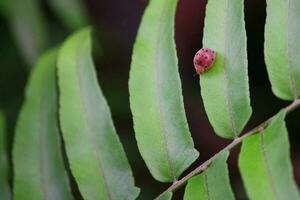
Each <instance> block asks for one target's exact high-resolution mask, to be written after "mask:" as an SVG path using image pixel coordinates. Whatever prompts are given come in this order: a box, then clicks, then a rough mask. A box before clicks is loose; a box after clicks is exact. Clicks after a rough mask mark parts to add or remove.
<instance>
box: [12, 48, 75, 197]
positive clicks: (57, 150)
mask: <svg viewBox="0 0 300 200" xmlns="http://www.w3.org/2000/svg"><path fill="white" fill-rule="evenodd" d="M56 58H57V50H56V49H54V50H51V51H49V52H47V53H45V54H44V55H43V56H42V57H41V58H40V59H39V61H38V63H37V65H36V66H35V69H34V70H33V72H32V75H31V77H30V80H29V83H28V85H27V90H26V96H25V102H24V103H23V106H22V109H21V112H20V114H19V118H18V122H17V128H16V135H15V142H14V148H13V164H14V199H15V200H24V199H31V200H40V199H53V200H54V199H55V200H69V199H73V197H72V194H71V191H70V187H69V180H68V177H67V173H66V171H65V168H64V163H63V159H62V152H61V141H60V137H59V128H58V119H57V116H58V115H57V112H58V102H57V88H56V86H57V85H56V69H55V66H56V65H55V63H56Z"/></svg>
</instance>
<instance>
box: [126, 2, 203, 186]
mask: <svg viewBox="0 0 300 200" xmlns="http://www.w3.org/2000/svg"><path fill="white" fill-rule="evenodd" d="M176 5H177V0H165V1H161V0H152V1H151V2H150V4H149V5H148V7H147V9H146V11H145V14H144V16H143V19H142V23H141V25H140V28H139V31H138V35H137V38H136V42H135V45H134V50H133V55H132V63H131V70H130V80H129V93H130V106H131V110H132V114H133V121H134V129H135V135H136V140H137V143H138V147H139V150H140V152H141V155H142V157H143V158H144V160H145V162H146V164H147V166H148V168H149V170H150V172H151V174H152V175H153V177H154V178H155V179H157V180H159V181H162V182H170V181H174V180H176V179H177V178H178V176H179V175H180V174H181V173H182V172H183V171H184V170H185V169H186V168H187V167H189V166H190V164H191V163H192V162H194V160H195V159H196V158H197V157H198V152H197V151H196V150H195V149H194V148H193V147H194V144H193V140H192V138H191V136H190V132H189V128H188V125H187V120H186V117H185V112H184V106H183V98H182V94H181V83H180V78H179V74H178V64H177V63H178V61H177V57H176V48H175V42H174V18H175V10H176Z"/></svg>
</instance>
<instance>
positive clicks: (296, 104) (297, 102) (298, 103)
mask: <svg viewBox="0 0 300 200" xmlns="http://www.w3.org/2000/svg"><path fill="white" fill-rule="evenodd" d="M298 107H300V99H296V100H294V102H293V103H291V104H289V105H288V106H286V107H285V108H283V109H284V110H285V112H286V113H290V112H292V111H293V110H295V109H296V108H298ZM274 117H275V115H274V116H272V117H270V118H269V119H267V120H266V121H264V122H263V123H261V124H260V125H258V126H256V127H255V128H253V129H251V130H250V131H248V132H247V133H245V134H244V135H242V136H240V137H237V138H235V139H234V140H233V141H232V142H231V143H230V144H228V145H227V146H225V147H224V148H223V149H221V150H220V151H219V152H218V153H216V154H215V155H213V156H212V157H211V158H209V159H208V160H206V161H205V162H204V163H202V164H201V165H199V166H198V167H196V168H195V169H194V170H193V171H191V172H190V173H188V174H187V175H186V176H184V177H183V178H181V179H180V180H178V181H175V182H174V183H173V184H172V185H171V186H170V187H169V188H167V189H166V190H165V191H164V192H162V193H161V194H160V195H159V196H158V197H156V198H155V200H159V199H160V198H161V197H162V195H163V194H164V193H166V192H173V191H175V190H176V189H177V188H179V187H181V186H182V185H184V184H185V183H186V182H187V181H188V180H189V179H190V178H192V177H193V176H195V175H197V174H199V173H200V172H202V171H204V170H206V169H207V168H208V167H209V165H210V164H211V163H212V162H213V161H214V160H215V158H216V157H217V156H218V155H219V154H221V153H222V152H224V151H230V150H231V149H233V148H234V147H235V146H237V145H238V144H240V143H241V142H242V141H243V140H244V139H245V138H247V137H249V136H250V135H253V134H255V133H259V132H261V131H263V130H264V129H265V128H266V127H267V126H268V124H269V123H270V122H271V121H272V119H273V118H274Z"/></svg>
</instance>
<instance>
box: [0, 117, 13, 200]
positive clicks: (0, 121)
mask: <svg viewBox="0 0 300 200" xmlns="http://www.w3.org/2000/svg"><path fill="white" fill-rule="evenodd" d="M6 143H7V138H6V125H5V117H4V114H3V113H2V112H0V199H1V200H9V199H11V192H10V188H9V185H8V179H9V177H8V175H9V166H8V160H7V156H8V155H7V146H6Z"/></svg>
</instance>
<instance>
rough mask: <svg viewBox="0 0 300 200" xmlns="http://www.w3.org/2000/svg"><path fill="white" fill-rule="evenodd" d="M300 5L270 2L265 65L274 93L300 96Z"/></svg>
mask: <svg viewBox="0 0 300 200" xmlns="http://www.w3.org/2000/svg"><path fill="white" fill-rule="evenodd" d="M299 11H300V1H299V0H267V19H266V26H265V61H266V65H267V70H268V74H269V78H270V81H271V85H272V90H273V93H274V94H275V95H276V96H277V97H279V98H281V99H285V100H293V99H296V98H297V97H299V96H300V40H299V37H300V12H299Z"/></svg>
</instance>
